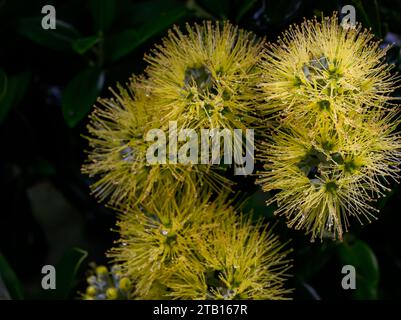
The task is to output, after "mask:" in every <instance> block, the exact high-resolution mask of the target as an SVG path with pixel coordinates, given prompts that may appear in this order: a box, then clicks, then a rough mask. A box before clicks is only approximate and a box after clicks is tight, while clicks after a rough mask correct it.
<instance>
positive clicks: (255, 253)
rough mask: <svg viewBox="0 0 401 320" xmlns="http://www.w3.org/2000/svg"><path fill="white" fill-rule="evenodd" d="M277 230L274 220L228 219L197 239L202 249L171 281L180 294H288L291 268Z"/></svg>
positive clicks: (278, 296)
mask: <svg viewBox="0 0 401 320" xmlns="http://www.w3.org/2000/svg"><path fill="white" fill-rule="evenodd" d="M283 246H284V245H283V244H281V243H280V241H279V239H278V237H277V236H275V235H273V234H272V232H271V230H269V229H268V226H266V227H264V228H262V225H261V224H260V223H257V224H256V225H252V222H251V219H250V218H244V217H243V216H241V217H239V218H236V219H235V215H234V213H232V215H231V219H228V220H227V221H222V222H221V225H220V226H219V227H218V228H213V229H211V230H210V232H208V233H207V234H204V235H199V236H198V240H197V250H198V251H197V255H196V256H194V257H192V258H191V259H188V260H187V261H186V262H185V263H183V264H182V266H181V268H179V269H177V271H176V272H175V273H174V274H173V276H172V277H171V278H170V279H169V281H168V286H169V288H170V290H171V293H170V296H171V297H172V298H174V299H226V300H231V299H269V300H281V299H288V294H289V293H290V292H291V291H292V290H289V289H286V288H285V286H284V282H285V280H286V279H287V276H288V275H287V274H286V272H287V271H288V269H289V268H290V265H289V263H290V260H288V258H287V257H286V256H287V254H288V252H289V250H283Z"/></svg>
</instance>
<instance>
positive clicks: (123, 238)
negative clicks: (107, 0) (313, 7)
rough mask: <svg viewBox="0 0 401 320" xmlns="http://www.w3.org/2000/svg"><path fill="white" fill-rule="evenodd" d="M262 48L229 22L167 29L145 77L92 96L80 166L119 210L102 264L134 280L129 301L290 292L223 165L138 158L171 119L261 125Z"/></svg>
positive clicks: (278, 250)
mask: <svg viewBox="0 0 401 320" xmlns="http://www.w3.org/2000/svg"><path fill="white" fill-rule="evenodd" d="M263 44H264V42H263V40H259V39H257V38H256V36H255V35H253V34H252V33H249V32H246V31H243V30H239V29H238V28H237V27H234V26H232V25H231V24H230V23H228V22H224V23H218V22H216V23H211V22H205V23H203V24H202V25H197V24H195V25H194V26H193V27H191V26H189V25H187V27H186V33H183V32H182V31H180V29H178V28H174V29H173V30H172V31H170V32H169V34H168V36H167V38H165V39H164V40H163V43H162V45H160V46H157V47H156V49H155V50H153V51H152V52H151V53H150V54H149V55H147V56H146V57H145V60H146V61H147V62H148V63H149V66H148V68H147V69H146V72H145V75H144V76H143V77H136V78H133V79H131V80H130V82H129V83H128V84H127V85H126V86H125V87H123V86H118V92H115V91H114V90H113V91H112V94H113V97H111V98H107V99H99V101H98V102H99V103H98V106H96V107H95V110H94V111H93V113H92V114H91V116H90V123H89V125H88V131H89V136H88V137H87V139H88V141H89V146H90V150H89V152H88V161H87V163H86V164H84V166H83V168H82V171H83V172H84V173H85V174H88V175H89V176H90V177H92V178H94V179H95V180H96V182H95V183H94V184H93V185H92V192H93V194H94V195H95V196H96V197H97V198H98V199H99V200H101V201H104V202H106V203H108V204H109V205H110V206H111V207H112V208H114V209H116V210H117V211H118V212H119V213H120V214H119V221H118V232H119V234H120V240H119V241H118V243H117V245H116V247H115V248H113V249H112V250H111V251H110V252H109V257H110V258H111V259H112V260H113V261H114V262H115V263H117V264H118V265H119V267H120V268H121V274H122V275H123V276H124V277H125V278H127V279H130V281H131V283H132V286H131V289H132V292H133V294H132V298H136V299H164V298H174V299H195V298H196V299H206V298H215V299H237V298H247V299H265V298H268V299H284V298H286V297H287V294H288V293H289V292H290V290H288V289H285V288H284V280H285V279H286V272H287V270H288V268H289V260H288V259H287V258H286V255H287V253H288V250H284V251H283V250H282V247H283V246H282V245H281V244H280V243H279V240H278V238H277V237H276V236H273V235H272V233H271V230H266V227H263V228H262V225H261V223H260V222H259V223H258V224H256V225H252V223H251V220H250V219H245V218H240V217H238V214H239V213H236V210H234V208H233V207H232V205H231V201H230V200H229V195H230V192H232V188H231V187H232V182H231V181H230V180H229V179H227V178H226V177H225V175H224V173H225V170H226V169H224V167H223V166H219V165H214V166H212V165H209V164H201V165H196V164H191V163H190V164H175V163H166V164H149V163H148V162H147V161H146V154H147V153H146V152H147V150H148V149H149V146H150V144H151V143H152V142H148V141H147V140H146V139H145V135H146V133H147V132H148V131H149V130H150V129H154V128H160V129H163V130H166V128H167V127H168V126H169V123H170V122H171V121H176V122H177V124H178V126H177V130H180V129H194V130H202V129H227V130H230V131H231V132H232V131H233V130H234V129H242V130H244V129H246V128H248V127H252V128H254V127H256V126H258V125H259V126H260V124H261V121H260V120H261V119H260V117H258V116H257V112H256V111H257V108H256V106H257V105H258V104H260V103H261V102H262V100H263V99H262V96H261V92H260V90H259V89H258V87H257V84H258V82H259V80H260V78H261V69H260V67H259V65H258V64H259V62H261V55H260V52H261V51H262V48H263ZM170 143H171V142H170ZM241 144H242V141H241ZM190 273H192V274H193V277H194V278H193V279H190V278H188V276H189V274H190ZM88 290H89V289H88ZM89 291H90V292H92V291H93V289H92V288H91V289H90V290H89ZM92 293H93V292H92ZM87 297H94V298H96V297H97V295H93V294H89V293H88V294H87ZM102 297H103V295H102Z"/></svg>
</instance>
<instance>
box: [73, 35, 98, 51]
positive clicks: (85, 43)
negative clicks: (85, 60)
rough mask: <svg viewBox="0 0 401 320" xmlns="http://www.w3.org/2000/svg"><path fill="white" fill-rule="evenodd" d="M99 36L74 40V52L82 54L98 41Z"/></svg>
mask: <svg viewBox="0 0 401 320" xmlns="http://www.w3.org/2000/svg"><path fill="white" fill-rule="evenodd" d="M99 40H100V38H99V37H98V36H92V37H86V38H79V39H77V40H75V41H74V42H73V44H72V47H73V49H74V51H75V52H77V53H79V54H84V53H85V52H87V51H88V50H89V49H91V48H92V47H93V46H94V45H95V44H97V43H98V42H99Z"/></svg>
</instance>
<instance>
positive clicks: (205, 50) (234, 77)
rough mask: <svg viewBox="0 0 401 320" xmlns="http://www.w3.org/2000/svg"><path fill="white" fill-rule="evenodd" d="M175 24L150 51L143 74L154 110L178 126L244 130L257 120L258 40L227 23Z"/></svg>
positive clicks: (260, 45) (260, 47) (261, 44)
mask: <svg viewBox="0 0 401 320" xmlns="http://www.w3.org/2000/svg"><path fill="white" fill-rule="evenodd" d="M186 29H187V33H186V34H184V33H183V32H181V31H180V30H179V28H177V27H175V28H174V29H173V30H170V31H169V34H168V37H167V38H165V39H164V40H163V44H162V45H161V46H157V47H156V49H155V50H153V51H152V53H151V54H150V55H147V56H145V60H146V61H147V62H149V64H150V65H149V67H148V68H147V69H146V73H147V75H148V76H149V78H150V84H149V85H150V86H151V90H152V93H153V94H154V96H155V104H156V106H157V110H160V112H161V113H162V115H163V117H164V118H165V119H168V120H171V119H172V120H178V122H179V128H192V129H199V128H203V129H210V128H227V129H234V128H237V129H246V128H247V126H248V125H251V124H252V127H254V126H255V124H256V123H257V122H258V120H259V117H258V116H256V115H255V103H256V102H257V101H258V100H260V94H259V93H258V92H257V90H256V84H257V83H258V81H259V80H260V70H259V68H258V61H260V56H261V50H262V48H263V40H259V39H257V38H256V36H255V35H254V34H252V33H250V32H247V31H244V30H241V29H238V28H237V27H234V26H232V25H231V24H230V23H228V22H224V23H222V24H220V23H218V22H216V23H212V22H204V23H203V24H202V25H198V24H195V25H194V26H193V27H191V26H190V25H187V27H186Z"/></svg>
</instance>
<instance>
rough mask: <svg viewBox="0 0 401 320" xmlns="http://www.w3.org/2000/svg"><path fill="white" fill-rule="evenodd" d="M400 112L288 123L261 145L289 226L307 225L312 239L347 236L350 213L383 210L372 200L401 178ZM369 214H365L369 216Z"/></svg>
mask: <svg viewBox="0 0 401 320" xmlns="http://www.w3.org/2000/svg"><path fill="white" fill-rule="evenodd" d="M394 116H395V112H389V113H387V112H383V111H376V112H374V111H371V112H370V113H369V114H368V115H366V116H365V117H359V118H357V119H355V121H354V124H357V126H356V127H355V126H353V125H350V124H344V123H340V124H341V125H340V126H339V127H340V128H341V130H336V129H335V128H333V127H332V126H331V125H330V124H329V123H325V122H323V123H319V124H320V127H319V128H315V129H314V130H312V129H311V127H310V126H305V125H303V126H302V125H300V124H298V123H297V124H296V125H295V124H293V125H291V124H288V125H287V126H286V127H282V128H280V129H278V130H277V131H276V132H274V133H273V134H272V137H271V139H270V141H269V142H266V143H264V144H263V146H262V148H261V159H262V161H264V163H265V165H264V168H265V171H263V172H260V178H259V180H258V183H260V184H261V185H262V187H263V189H264V190H265V191H271V190H278V192H277V193H276V194H275V195H274V196H273V197H272V198H271V199H270V200H269V202H268V204H271V203H272V202H275V201H277V202H278V205H279V208H278V209H277V211H276V212H277V213H278V214H282V215H286V216H287V218H288V219H289V223H288V224H289V226H294V227H295V228H296V229H305V230H306V231H307V233H311V236H312V239H314V238H315V237H319V238H322V237H324V236H331V237H333V238H339V239H342V236H343V233H344V231H346V230H347V227H348V225H349V221H348V216H352V217H355V218H356V219H358V220H359V221H361V222H363V221H364V220H365V221H366V220H367V221H369V222H370V221H371V219H372V218H374V215H373V213H374V212H375V211H377V210H376V209H374V208H373V207H372V206H371V205H370V203H371V202H372V201H373V200H375V199H376V198H377V197H378V196H381V195H383V191H387V190H388V182H389V181H388V180H389V179H394V180H396V179H397V178H398V177H399V170H400V167H399V166H400V162H401V137H400V135H399V134H398V133H396V132H395V129H396V127H397V124H399V120H394ZM363 218H364V219H363Z"/></svg>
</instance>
